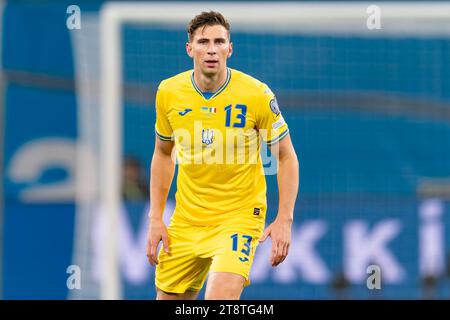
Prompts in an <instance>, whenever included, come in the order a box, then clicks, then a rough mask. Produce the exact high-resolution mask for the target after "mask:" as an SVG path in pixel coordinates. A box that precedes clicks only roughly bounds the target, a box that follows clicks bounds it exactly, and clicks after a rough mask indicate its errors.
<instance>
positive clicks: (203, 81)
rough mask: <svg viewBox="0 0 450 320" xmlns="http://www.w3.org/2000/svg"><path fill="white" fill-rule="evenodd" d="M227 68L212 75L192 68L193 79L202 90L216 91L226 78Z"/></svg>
mask: <svg viewBox="0 0 450 320" xmlns="http://www.w3.org/2000/svg"><path fill="white" fill-rule="evenodd" d="M227 72H228V71H227V68H224V69H223V70H222V71H220V72H218V73H217V74H215V75H213V76H207V75H205V74H203V73H202V72H201V71H200V70H198V71H197V70H195V69H194V81H195V84H196V85H197V87H199V89H200V90H202V92H216V91H217V90H218V89H219V88H220V87H221V86H222V85H223V84H224V83H225V81H226V80H227Z"/></svg>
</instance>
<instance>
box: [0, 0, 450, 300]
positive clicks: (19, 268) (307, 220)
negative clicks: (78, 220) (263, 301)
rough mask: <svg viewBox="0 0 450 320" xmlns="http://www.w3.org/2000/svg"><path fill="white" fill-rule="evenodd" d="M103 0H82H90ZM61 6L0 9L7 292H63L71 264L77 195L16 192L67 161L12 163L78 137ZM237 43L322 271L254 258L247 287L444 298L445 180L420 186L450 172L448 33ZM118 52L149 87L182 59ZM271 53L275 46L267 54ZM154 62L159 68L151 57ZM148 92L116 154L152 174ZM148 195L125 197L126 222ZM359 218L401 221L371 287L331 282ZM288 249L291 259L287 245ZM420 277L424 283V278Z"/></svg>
mask: <svg viewBox="0 0 450 320" xmlns="http://www.w3.org/2000/svg"><path fill="white" fill-rule="evenodd" d="M100 4H101V3H100V2H96V3H92V2H89V3H87V2H80V4H79V5H80V7H81V8H82V10H86V11H93V12H94V11H96V10H98V8H99V6H100ZM67 5H68V4H67V3H56V2H52V1H45V2H42V3H39V4H30V3H27V2H26V1H19V2H13V3H7V4H6V8H5V11H4V18H3V28H2V29H3V43H2V48H3V60H2V63H3V69H4V70H3V71H4V76H5V86H4V110H3V114H4V117H3V122H4V128H3V131H4V135H3V136H4V139H3V140H4V141H3V155H4V156H3V164H2V166H3V170H2V173H3V199H4V201H3V204H2V205H3V221H2V222H3V223H2V225H1V227H2V234H1V235H2V241H1V244H2V259H1V262H2V268H1V272H2V276H1V279H2V283H1V292H2V298H4V299H66V298H67V297H68V294H69V292H68V289H67V287H66V279H67V276H68V275H67V273H66V268H67V266H68V265H70V264H71V263H72V252H73V246H74V243H73V237H74V221H75V216H74V214H75V203H74V200H73V198H72V199H71V198H70V197H68V198H67V197H66V198H64V197H62V198H60V199H58V198H55V200H54V201H44V202H42V201H30V200H26V198H24V193H26V190H27V189H30V188H36V189H38V188H40V187H43V186H48V185H51V184H55V183H61V182H63V181H66V182H70V183H73V179H74V176H73V175H74V171H73V168H72V167H70V165H68V164H64V163H61V162H58V161H54V162H51V161H50V162H49V164H48V165H47V166H42V167H40V170H38V171H36V172H34V174H30V175H28V176H26V175H24V176H23V177H22V178H18V177H17V176H15V175H14V170H13V168H14V166H18V163H19V162H20V161H23V158H21V156H22V157H26V156H29V155H30V154H26V153H21V152H23V151H24V150H26V148H29V147H32V146H33V145H36V146H37V145H39V144H40V143H43V142H45V141H47V140H48V139H50V140H51V139H59V140H58V141H62V142H64V143H65V145H67V146H69V147H70V146H72V147H74V144H75V142H76V139H77V126H76V121H77V118H76V117H77V97H76V93H75V90H74V88H75V86H74V82H75V78H74V77H75V67H74V56H73V52H72V47H71V42H70V38H69V31H68V30H67V29H66V27H65V20H66V17H67V16H66V15H65V10H66V7H67ZM36 25H38V26H39V28H36ZM134 36H136V37H137V38H138V39H152V40H156V41H157V40H158V39H166V38H167V39H172V40H171V41H173V42H177V40H178V41H179V42H180V43H183V42H184V41H185V34H184V32H182V31H170V30H169V31H168V30H164V29H158V28H155V29H152V30H151V31H148V30H141V29H139V27H135V26H131V25H130V26H127V27H126V28H125V33H124V37H125V38H126V39H127V40H128V39H131V40H132V39H133V37H134ZM233 42H234V45H235V54H234V56H233V57H232V59H231V60H230V66H231V67H232V68H235V69H239V70H242V71H244V72H246V73H248V74H250V75H252V76H254V77H256V78H258V79H262V80H263V81H264V82H266V83H267V84H268V85H269V86H270V87H271V88H272V90H273V91H274V92H276V94H277V95H278V100H279V102H280V105H281V108H282V112H283V115H284V117H285V119H286V120H287V122H288V124H289V127H290V132H291V136H292V140H293V142H294V145H295V148H296V150H297V153H298V156H299V160H300V167H301V181H300V194H299V198H298V204H297V207H296V211H295V225H294V231H295V232H294V238H296V239H297V240H298V239H301V237H300V236H299V235H300V234H301V233H302V232H305V231H304V230H306V226H310V227H311V226H313V225H314V223H318V224H319V225H321V226H324V228H325V231H324V233H323V234H322V235H321V236H320V237H319V238H318V239H317V241H316V242H314V244H315V247H314V250H313V251H314V252H315V253H316V254H317V255H318V256H319V257H320V259H321V260H322V261H323V263H324V265H325V266H326V267H327V270H328V277H326V280H317V282H316V283H314V281H313V280H312V279H313V277H311V276H308V275H307V272H308V271H307V270H306V269H302V268H306V267H305V265H302V264H301V263H300V264H295V263H294V262H293V263H291V265H290V266H289V267H286V268H285V269H284V270H285V271H284V272H282V273H281V274H282V275H281V276H280V275H276V272H277V271H276V270H266V271H260V273H258V274H259V275H258V276H257V278H256V280H255V281H254V283H253V284H252V285H251V286H250V287H249V288H248V289H246V291H245V294H244V298H269V299H270V298H275V299H316V298H325V299H334V298H354V299H370V298H383V299H384V298H386V299H392V298H402V299H418V298H424V297H432V298H448V297H450V265H449V263H450V248H449V244H450V219H449V214H450V201H449V199H450V197H449V191H448V189H445V188H441V189H444V191H445V190H447V191H446V192H442V191H440V190H441V189H439V188H438V190H437V191H434V193H433V192H431V193H429V189H426V188H424V186H426V183H425V182H427V181H438V182H439V181H443V179H445V178H447V183H448V178H449V177H450V161H449V159H450V112H449V111H450V109H449V108H450V104H449V103H450V102H449V98H450V64H449V63H448V61H449V54H450V41H449V38H439V37H433V38H413V37H408V38H400V39H397V38H383V37H378V38H359V37H330V36H327V37H325V36H301V35H293V34H286V35H277V36H275V35H257V34H251V35H250V34H242V33H235V34H233ZM249 43H251V44H254V45H255V46H258V45H262V44H263V43H264V50H255V51H254V53H253V54H254V55H253V59H252V60H249V59H248V58H242V56H240V55H239V47H240V45H241V46H245V45H248V44H249ZM142 50H144V49H142ZM171 50H172V51H171V56H180V57H182V56H183V55H184V48H183V46H179V47H174V48H171ZM124 52H125V55H124V59H125V61H126V62H127V63H126V64H125V65H126V66H131V67H129V68H127V67H125V69H124V77H125V81H126V83H135V82H136V81H138V80H139V81H140V82H144V85H148V87H149V88H150V89H149V92H152V91H151V90H152V88H153V90H154V88H155V86H156V85H157V83H158V82H159V81H160V80H161V79H163V78H166V77H169V76H171V75H173V74H176V73H178V72H180V71H181V70H185V69H188V68H190V67H191V61H190V60H189V59H188V58H186V59H185V60H182V59H181V60H179V61H181V62H180V63H171V62H172V61H170V57H164V55H163V54H162V53H161V52H158V54H157V55H155V58H154V59H152V60H151V61H147V62H145V65H146V67H148V68H151V69H152V70H154V72H151V73H148V74H145V75H143V74H142V73H141V72H139V69H138V66H135V67H134V63H135V62H134V58H135V56H134V55H133V51H132V49H131V48H128V47H127V44H125V46H124ZM274 56H276V57H281V58H279V59H276V60H272V58H271V57H274ZM262 61H263V62H270V63H264V64H263V63H261V62H262ZM293 61H295V63H293ZM161 65H164V66H165V67H164V68H159V67H158V66H161ZM152 103H153V102H152V101H149V102H148V105H147V104H143V103H142V102H139V101H125V104H126V105H125V112H124V123H125V141H124V148H125V153H126V154H127V155H134V156H136V157H138V158H139V160H140V161H141V162H142V164H143V167H144V168H145V172H144V173H143V177H144V178H146V177H147V176H148V168H149V164H150V158H151V150H152V148H153V139H154V137H153V123H154V117H155V115H154V110H153V105H152ZM69 149H70V148H69ZM31 162H34V161H31ZM38 162H39V161H38V159H36V161H35V163H38ZM26 163H30V159H28V162H26ZM427 190H428V191H427ZM427 192H428V193H427ZM171 196H173V190H172V191H171ZM268 199H269V216H268V220H272V219H273V217H274V215H275V214H276V208H277V187H276V177H275V176H268ZM430 199H433V200H432V201H434V202H433V203H438V204H439V206H440V208H442V212H441V215H440V216H439V219H438V220H436V221H433V222H429V221H428V220H427V221H425V220H424V219H423V218H421V216H420V210H421V208H422V205H423V204H424V203H427V201H430ZM145 206H146V203H129V204H127V212H128V215H129V216H128V218H129V220H130V222H131V226H132V228H133V230H134V231H135V232H137V230H138V229H139V228H140V226H139V224H140V221H141V218H142V215H143V214H145V210H144V208H145ZM355 221H356V222H362V223H363V224H364V225H366V226H367V227H368V228H369V229H368V231H367V234H369V235H370V232H371V231H374V230H376V227H377V226H380V225H382V224H383V223H384V224H389V223H390V222H392V221H395V223H397V225H398V226H399V228H398V232H396V233H395V236H393V237H392V238H391V239H390V240H389V242H388V243H385V246H384V249H385V250H386V251H388V252H390V253H391V254H392V256H393V259H394V260H395V261H397V262H398V265H399V266H401V268H402V269H403V272H404V276H403V278H402V279H401V280H398V281H397V282H395V281H393V282H392V283H389V281H388V282H387V283H384V282H383V288H382V290H380V291H377V290H375V291H370V290H368V289H367V288H366V283H365V280H364V281H359V282H355V283H351V284H348V285H344V288H343V289H341V290H336V289H333V285H332V283H333V282H335V283H336V282H339V281H338V280H339V275H340V274H341V272H342V271H343V269H344V267H345V265H346V263H348V261H344V260H345V259H349V258H348V257H347V258H346V254H345V250H348V248H347V247H346V244H345V239H347V238H348V237H349V235H348V230H349V223H351V222H355ZM427 223H428V224H430V223H434V226H439V227H440V228H441V229H440V230H443V233H442V235H443V239H442V240H443V242H444V245H443V250H444V253H443V254H444V259H445V263H446V267H445V268H444V270H443V272H442V273H441V274H439V275H435V276H436V281H437V282H436V283H434V282H433V279H431V280H430V279H426V278H424V276H425V275H424V274H422V273H421V272H420V270H419V269H420V268H419V265H420V262H419V261H420V259H421V258H420V252H421V250H426V249H424V248H421V239H422V233H421V230H422V229H421V228H422V227H423V226H424V225H425V224H427ZM303 227H305V228H303ZM439 227H438V229H439ZM302 228H303V229H302ZM311 228H312V227H311ZM302 230H303V231H302ZM310 230H313V229H310ZM317 230H321V229H320V228H319V229H316V231H317ZM436 230H437V229H436ZM317 232H319V231H317ZM346 232H347V233H346ZM299 241H300V240H299ZM295 243H296V242H295V241H294V244H295ZM299 254H301V253H299ZM291 255H292V256H293V258H292V259H295V256H296V253H295V246H293V249H292V250H291ZM292 261H297V260H292ZM267 264H268V263H267ZM302 266H303V267H302ZM148 273H149V278H148V279H146V281H145V282H142V283H139V284H136V283H132V281H131V282H130V281H128V280H127V279H126V278H124V286H125V288H126V290H125V297H126V298H152V297H153V288H152V285H151V275H150V274H151V273H152V270H151V268H150V267H149V269H148ZM388 273H389V272H388ZM308 277H309V278H308ZM283 279H284V280H283ZM427 280H428V282H426V281H427ZM424 283H431V285H430V284H429V286H428V287H426V286H425V287H424ZM335 286H339V284H337V285H335ZM427 288H428V289H427ZM427 290H428V291H427ZM430 292H431V293H430ZM144 294H145V295H144Z"/></svg>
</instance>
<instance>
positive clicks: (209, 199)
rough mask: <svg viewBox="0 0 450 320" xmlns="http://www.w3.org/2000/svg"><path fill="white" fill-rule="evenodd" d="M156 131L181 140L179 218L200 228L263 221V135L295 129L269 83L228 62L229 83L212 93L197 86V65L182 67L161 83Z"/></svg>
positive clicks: (272, 137)
mask: <svg viewBox="0 0 450 320" xmlns="http://www.w3.org/2000/svg"><path fill="white" fill-rule="evenodd" d="M155 132H156V135H157V136H158V137H159V138H160V139H161V140H164V141H170V140H173V141H174V142H175V149H176V155H177V162H178V176H177V192H176V195H175V198H176V208H175V212H174V215H173V217H172V219H175V220H176V219H182V221H185V222H188V223H191V224H193V225H198V226H208V225H217V224H220V223H222V222H223V221H224V220H230V219H233V220H234V219H236V221H237V222H239V221H240V222H244V221H249V222H250V223H255V222H256V221H259V222H256V223H261V226H262V227H264V218H265V214H266V207H267V205H266V181H265V176H264V170H263V164H262V160H261V156H260V148H261V143H260V140H261V139H263V140H264V141H265V143H266V144H267V145H271V144H274V143H276V142H278V141H280V140H281V139H283V138H284V137H285V136H287V135H288V132H289V130H288V127H287V124H286V122H285V121H284V119H283V117H282V115H281V113H280V110H279V108H278V104H277V101H276V98H275V96H274V94H273V93H272V91H271V90H270V89H269V88H268V86H267V85H265V84H264V83H262V82H260V81H258V80H256V79H254V78H252V77H251V76H249V75H246V74H244V73H242V72H240V71H237V70H234V69H230V68H228V69H227V79H226V81H225V83H224V84H223V85H222V86H221V87H220V88H219V89H218V90H217V91H216V92H215V93H214V94H212V95H211V96H210V97H208V96H207V95H206V94H204V93H202V92H201V90H200V89H199V88H198V87H197V85H196V84H195V81H194V77H193V70H189V71H186V72H183V73H180V74H178V75H176V76H174V77H172V78H169V79H166V80H164V81H162V82H161V84H160V85H159V88H158V92H157V94H156V124H155ZM255 220H256V221H255Z"/></svg>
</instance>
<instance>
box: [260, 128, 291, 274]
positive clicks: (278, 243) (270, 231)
mask: <svg viewBox="0 0 450 320" xmlns="http://www.w3.org/2000/svg"><path fill="white" fill-rule="evenodd" d="M270 148H271V152H272V154H273V155H274V156H275V157H276V158H277V162H278V172H277V180H278V191H279V206H278V214H277V217H276V218H275V220H274V222H273V223H272V224H270V225H269V226H268V227H267V229H266V230H265V231H264V234H263V236H262V237H261V239H260V242H263V241H264V240H266V238H267V237H268V236H270V237H271V239H272V250H271V255H270V263H271V264H272V266H273V267H276V266H277V265H279V264H280V263H281V262H283V261H284V259H285V258H286V257H287V255H288V252H289V246H290V244H291V227H292V223H293V219H294V206H295V200H296V199H297V192H298V185H299V164H298V160H297V155H296V153H295V150H294V146H293V145H292V141H291V138H290V136H289V134H288V135H287V136H286V137H284V138H283V139H282V140H281V141H279V142H278V143H276V144H275V145H272V146H271V147H270Z"/></svg>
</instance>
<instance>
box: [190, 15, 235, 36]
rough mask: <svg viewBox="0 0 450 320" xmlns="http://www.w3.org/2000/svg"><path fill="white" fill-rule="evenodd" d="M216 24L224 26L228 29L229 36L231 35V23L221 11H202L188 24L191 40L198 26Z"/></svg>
mask: <svg viewBox="0 0 450 320" xmlns="http://www.w3.org/2000/svg"><path fill="white" fill-rule="evenodd" d="M215 25H221V26H224V27H225V29H227V31H228V36H229V35H230V24H229V23H228V21H227V20H226V19H225V17H224V16H223V15H222V14H221V13H220V12H216V11H209V12H202V13H200V14H199V15H197V16H195V17H194V19H192V20H191V22H189V24H188V26H187V33H188V38H189V42H190V41H192V39H193V38H194V33H195V30H197V29H198V28H201V27H205V26H215Z"/></svg>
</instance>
